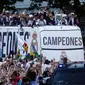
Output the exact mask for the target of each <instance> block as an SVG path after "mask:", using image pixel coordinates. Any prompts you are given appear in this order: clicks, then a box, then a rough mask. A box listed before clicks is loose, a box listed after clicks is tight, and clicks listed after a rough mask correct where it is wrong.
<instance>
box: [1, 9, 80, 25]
mask: <svg viewBox="0 0 85 85" xmlns="http://www.w3.org/2000/svg"><path fill="white" fill-rule="evenodd" d="M63 14H64V13H63ZM56 15H57V13H55V12H54V11H51V10H50V9H46V10H44V11H39V12H35V13H27V11H24V12H23V13H18V12H13V13H11V12H9V11H2V13H0V26H18V25H22V26H33V25H35V26H36V25H38V26H43V25H79V21H78V18H77V15H76V14H74V13H70V14H64V15H65V16H62V17H61V18H60V17H58V18H57V17H56Z"/></svg>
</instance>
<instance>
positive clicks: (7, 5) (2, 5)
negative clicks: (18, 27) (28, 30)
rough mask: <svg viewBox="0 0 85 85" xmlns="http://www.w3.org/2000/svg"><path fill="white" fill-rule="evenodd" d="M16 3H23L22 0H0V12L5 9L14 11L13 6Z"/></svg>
mask: <svg viewBox="0 0 85 85" xmlns="http://www.w3.org/2000/svg"><path fill="white" fill-rule="evenodd" d="M17 1H23V0H1V1H0V11H2V10H3V9H7V10H10V9H15V6H14V4H15V3H16V2H17Z"/></svg>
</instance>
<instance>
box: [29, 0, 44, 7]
mask: <svg viewBox="0 0 85 85" xmlns="http://www.w3.org/2000/svg"><path fill="white" fill-rule="evenodd" d="M42 1H44V0H31V4H30V9H38V8H39V7H40V6H41V3H42Z"/></svg>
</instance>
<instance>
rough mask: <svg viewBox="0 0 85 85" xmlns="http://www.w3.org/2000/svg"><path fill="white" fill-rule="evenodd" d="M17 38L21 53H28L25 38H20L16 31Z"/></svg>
mask: <svg viewBox="0 0 85 85" xmlns="http://www.w3.org/2000/svg"><path fill="white" fill-rule="evenodd" d="M16 36H17V40H18V50H20V54H21V55H24V56H25V55H26V54H27V53H28V45H27V43H26V41H25V40H23V39H22V38H21V36H20V35H19V34H18V33H17V34H16Z"/></svg>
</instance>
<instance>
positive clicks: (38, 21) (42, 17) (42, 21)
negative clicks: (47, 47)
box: [36, 14, 47, 26]
mask: <svg viewBox="0 0 85 85" xmlns="http://www.w3.org/2000/svg"><path fill="white" fill-rule="evenodd" d="M46 24H47V22H46V20H45V18H44V15H43V14H40V16H39V19H38V20H37V22H36V25H39V26H44V25H46Z"/></svg>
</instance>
